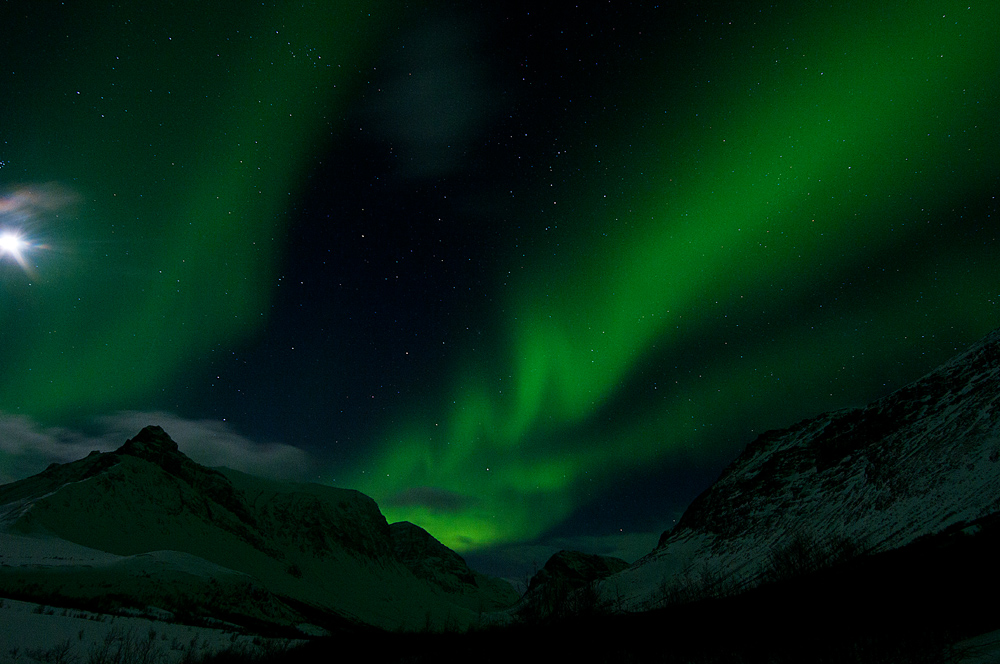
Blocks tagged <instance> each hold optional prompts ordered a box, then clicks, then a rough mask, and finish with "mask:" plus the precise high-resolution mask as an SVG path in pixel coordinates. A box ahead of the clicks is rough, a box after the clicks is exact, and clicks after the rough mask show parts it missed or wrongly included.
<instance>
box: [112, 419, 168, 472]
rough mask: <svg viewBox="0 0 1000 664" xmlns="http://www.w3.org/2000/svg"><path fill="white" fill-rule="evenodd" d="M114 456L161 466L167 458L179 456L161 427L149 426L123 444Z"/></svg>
mask: <svg viewBox="0 0 1000 664" xmlns="http://www.w3.org/2000/svg"><path fill="white" fill-rule="evenodd" d="M115 454H122V455H128V456H134V457H137V458H139V459H145V460H146V461H152V462H153V463H156V464H159V465H163V461H164V460H165V459H167V458H169V457H173V456H176V455H179V454H180V451H179V450H178V449H177V443H175V442H174V441H173V439H172V438H170V436H169V435H168V434H167V432H166V431H164V430H163V428H162V427H158V426H156V425H150V426H147V427H144V428H143V429H142V431H140V432H139V433H138V434H137V435H136V436H135V438H129V439H128V440H126V441H125V444H124V445H122V446H121V447H119V448H118V449H117V450H115Z"/></svg>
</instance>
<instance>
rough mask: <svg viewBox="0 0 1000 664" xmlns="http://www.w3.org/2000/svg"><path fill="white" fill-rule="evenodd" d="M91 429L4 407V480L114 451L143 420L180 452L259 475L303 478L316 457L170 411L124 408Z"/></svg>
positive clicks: (0, 460)
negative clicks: (45, 421) (8, 411)
mask: <svg viewBox="0 0 1000 664" xmlns="http://www.w3.org/2000/svg"><path fill="white" fill-rule="evenodd" d="M93 424H94V425H96V426H94V427H92V429H91V431H92V432H91V433H86V432H84V431H80V430H74V429H69V428H65V427H47V426H43V425H41V424H39V423H38V422H35V421H34V420H32V419H31V418H30V417H27V416H24V415H10V414H5V413H2V412H0V484H6V483H8V482H13V481H16V480H20V479H24V478H25V477H28V476H30V475H34V474H36V473H39V472H41V471H43V470H45V468H46V467H47V466H48V465H49V464H51V463H67V462H70V461H76V460H77V459H81V458H83V457H85V456H87V454H89V453H90V452H91V451H93V450H98V451H101V452H110V451H112V450H115V449H118V448H119V447H121V446H122V444H124V443H125V441H126V440H128V439H129V438H132V437H133V436H135V435H136V434H137V433H138V432H139V431H140V430H141V429H142V428H143V427H144V426H147V425H150V424H157V425H159V426H161V427H163V430H164V431H166V432H167V434H168V435H169V436H170V437H171V438H172V439H173V440H174V441H175V442H176V443H177V447H178V448H179V449H180V451H181V452H183V453H184V454H186V455H188V456H189V457H191V458H192V459H193V460H194V461H196V462H198V463H200V464H202V465H205V466H227V467H229V468H232V469H234V470H239V471H242V472H245V473H249V474H252V475H257V476H260V477H268V478H272V479H297V480H303V479H306V477H307V476H308V475H309V474H311V473H310V471H312V470H313V469H314V466H315V464H314V461H313V460H312V459H311V458H310V457H309V455H308V454H306V453H305V452H303V451H302V450H300V449H298V448H296V447H292V446H291V445H284V444H281V443H259V442H256V441H253V440H250V439H249V438H246V437H244V436H241V435H240V434H238V433H236V432H234V431H233V430H232V429H231V428H230V427H229V425H228V424H226V423H225V422H221V421H218V420H189V419H185V418H183V417H180V416H178V415H174V414H173V413H167V412H141V411H122V412H118V413H114V414H111V415H104V416H101V417H97V418H95V419H94V421H93Z"/></svg>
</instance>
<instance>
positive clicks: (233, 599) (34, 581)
mask: <svg viewBox="0 0 1000 664" xmlns="http://www.w3.org/2000/svg"><path fill="white" fill-rule="evenodd" d="M414 529H416V530H420V529H417V527H416V526H412V524H404V525H400V524H393V526H390V525H389V524H388V523H387V522H386V520H385V517H384V516H382V514H381V512H380V511H379V509H378V506H377V505H376V504H375V502H374V501H373V500H372V499H371V498H369V497H367V496H365V495H363V494H361V493H359V492H357V491H352V490H346V489H337V488H332V487H326V486H321V485H316V484H299V483H289V482H272V481H268V480H262V479H260V478H256V477H252V476H249V475H245V474H243V473H239V472H236V471H232V470H228V469H211V468H206V467H204V466H200V465H199V464H197V463H195V462H194V461H192V460H191V459H189V458H188V457H187V456H185V455H184V454H183V453H181V452H180V451H179V450H178V448H177V445H176V443H175V442H174V441H173V440H171V439H170V437H169V435H167V434H166V432H164V431H163V430H162V429H161V428H160V427H156V426H150V427H146V428H144V429H143V430H142V431H141V432H139V434H138V435H137V436H136V437H134V438H132V439H130V440H128V441H126V443H125V444H124V445H122V447H120V448H119V449H117V450H115V451H114V452H109V453H104V454H102V453H96V452H95V453H91V454H90V455H89V456H87V457H86V458H84V459H81V460H79V461H76V462H73V463H68V464H62V465H58V464H53V465H52V466H50V467H49V468H48V469H46V470H45V471H43V472H42V473H40V474H38V475H35V476H33V477H29V478H26V479H24V480H21V481H19V482H14V483H11V484H8V485H5V486H2V487H0V535H2V536H3V537H5V538H6V540H5V546H4V547H3V549H2V551H3V552H2V553H0V559H2V560H0V562H2V563H3V566H2V567H0V590H2V591H5V592H6V593H7V594H8V596H14V595H17V596H27V595H30V594H31V592H36V593H37V592H43V591H44V592H49V593H56V594H58V593H62V594H64V595H66V596H68V597H70V598H72V599H74V600H75V601H87V600H91V601H93V600H95V599H100V598H104V599H105V600H106V599H107V598H108V597H110V596H112V595H114V596H115V597H117V599H116V600H115V601H118V602H123V603H126V604H129V603H130V604H132V605H135V606H138V607H140V608H141V607H142V606H156V607H159V608H160V609H165V610H167V611H168V612H172V613H175V614H178V615H180V614H184V615H190V614H203V615H206V616H207V615H212V616H219V615H225V616H228V617H229V618H228V619H229V620H231V621H233V622H237V623H239V622H241V621H242V622H258V623H263V624H273V625H293V624H299V623H305V622H312V623H326V624H333V625H335V624H336V623H338V621H349V622H358V623H365V624H371V625H377V626H380V627H386V628H392V629H397V628H400V627H402V628H404V629H405V628H414V629H416V628H424V627H426V626H428V624H435V623H436V624H439V625H440V626H442V627H443V626H445V625H450V626H456V627H457V626H461V625H466V624H470V623H472V622H473V621H475V620H478V614H479V613H480V612H481V611H484V610H486V611H488V610H492V609H497V608H502V607H504V606H506V605H508V604H510V603H513V602H514V601H516V599H517V593H516V591H514V589H513V588H512V587H511V586H510V585H509V584H506V583H504V582H501V581H499V580H495V579H489V578H488V577H485V576H483V575H478V574H476V573H474V572H472V571H471V570H470V569H469V568H468V567H467V566H466V565H465V562H464V560H462V558H461V557H460V556H458V554H456V553H454V552H452V551H450V550H449V549H447V548H446V547H444V545H442V544H440V543H439V542H437V541H436V540H433V538H431V536H430V535H428V534H427V533H426V532H424V531H422V530H420V533H423V535H422V536H421V535H420V534H419V533H416V532H415V530H414ZM67 544H69V545H71V547H75V548H74V549H73V553H72V554H71V555H68V556H48V557H47V558H46V560H47V561H49V562H46V563H45V564H41V563H39V562H38V561H37V559H33V558H31V557H30V556H28V557H25V556H22V557H20V558H17V559H16V560H15V557H16V555H15V553H16V552H17V551H25V550H29V549H31V550H36V549H37V550H40V551H45V550H46V547H48V548H49V549H53V548H59V547H63V548H65V545H67ZM87 551H90V552H103V554H104V557H101V556H97V555H96V554H90V553H86V552H87ZM74 556H76V557H77V558H75V557H74ZM81 556H82V557H81ZM108 556H110V557H108ZM55 558H59V559H60V560H61V562H59V563H58V564H57V565H56V566H57V567H58V570H57V571H58V574H57V575H55V576H58V577H59V580H58V582H56V581H53V578H54V575H53V574H52V572H53V571H54V570H53V569H52V567H53V565H52V564H51V562H50V561H51V560H53V559H55ZM78 559H79V560H83V559H86V560H88V561H90V562H86V563H84V562H79V564H78V563H77V562H75V561H77V560H78ZM93 560H100V561H101V562H100V564H96V565H95V564H93ZM56 587H58V589H59V590H58V592H57V591H56V590H55V588H56ZM39 589H41V590H39ZM102 601H103V600H102Z"/></svg>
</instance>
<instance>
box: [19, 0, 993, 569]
mask: <svg viewBox="0 0 1000 664" xmlns="http://www.w3.org/2000/svg"><path fill="white" fill-rule="evenodd" d="M638 4H639V6H638V7H630V8H628V9H625V8H618V9H615V8H613V7H605V8H590V9H580V10H577V11H576V12H559V11H556V10H554V9H547V8H544V7H540V8H539V10H538V11H534V10H532V11H527V10H524V11H522V10H520V9H519V11H518V12H512V11H507V10H505V9H503V8H497V7H490V6H489V5H484V6H482V7H479V8H471V7H466V8H464V9H461V10H460V9H457V8H456V7H454V6H453V5H451V4H448V3H432V2H428V3H406V6H405V9H400V5H391V6H390V5H388V4H379V3H374V2H372V3H366V2H306V3H302V2H296V3H285V2H268V3H262V4H260V5H259V6H254V7H253V8H252V9H250V8H247V9H246V10H245V11H244V10H243V9H241V11H240V12H239V14H231V13H229V12H227V11H226V10H225V8H223V7H221V3H209V4H208V6H207V7H206V6H205V5H204V4H197V5H196V4H194V3H191V2H180V3H174V4H173V5H172V6H170V7H169V8H166V7H160V8H155V9H149V8H146V7H144V6H142V5H141V4H139V3H130V2H125V3H117V4H115V5H114V6H112V7H105V6H104V5H99V4H98V3H78V4H77V5H76V6H75V7H72V8H68V7H63V6H62V5H57V4H55V3H14V7H12V8H10V9H7V10H5V11H7V12H8V13H9V14H10V17H9V18H8V20H7V21H5V23H6V24H7V25H9V26H12V27H10V28H9V30H10V32H11V34H12V35H14V36H13V37H12V38H11V39H10V40H9V43H8V44H6V45H5V47H4V65H5V66H4V69H3V72H2V75H3V77H4V95H5V97H6V99H5V103H4V105H3V107H2V113H3V115H2V118H3V123H2V129H0V131H2V132H3V141H4V143H3V145H2V146H0V148H2V152H0V162H2V163H3V166H2V168H0V186H2V187H3V190H2V192H0V193H2V195H3V196H4V197H5V198H4V199H3V200H5V201H8V204H7V205H6V207H5V206H4V205H3V204H0V215H2V217H0V222H2V224H3V226H4V228H3V229H0V232H3V231H5V230H6V231H9V232H16V233H20V234H21V237H23V239H24V241H25V242H28V243H30V245H31V246H30V247H29V248H30V250H29V251H26V252H25V253H24V257H25V259H26V262H27V265H25V266H22V265H18V264H17V262H16V261H11V260H10V258H11V256H10V255H9V254H11V251H7V252H6V253H7V254H8V255H4V256H0V279H2V281H0V297H2V301H0V306H2V308H0V317H2V318H0V324H2V331H0V335H2V336H0V342H2V350H0V353H2V355H0V358H2V359H0V362H2V367H3V370H2V371H3V373H2V375H0V412H2V413H3V414H4V415H5V416H6V417H7V418H8V419H10V418H20V419H17V420H16V421H17V422H21V423H25V422H26V423H28V424H24V426H23V427H22V428H25V427H27V428H30V429H31V430H32V432H33V434H32V435H36V436H49V437H55V438H56V439H59V440H64V441H71V440H76V439H78V438H81V437H87V436H94V437H98V436H100V435H101V426H100V425H99V424H96V423H97V422H101V421H107V418H109V417H110V418H113V417H115V414H116V413H137V412H138V413H141V412H150V413H152V412H158V413H169V414H170V416H171V417H175V418H181V419H187V420H191V421H198V422H205V423H214V424H212V426H216V427H217V428H218V427H222V428H224V429H226V430H231V431H233V432H236V433H238V434H239V435H240V436H243V437H246V438H247V439H250V440H254V441H257V442H259V443H275V444H283V445H286V446H292V447H295V448H299V449H300V450H302V451H303V452H304V453H306V454H307V455H308V456H309V458H310V459H311V463H312V465H311V470H310V472H309V474H308V479H312V480H314V481H321V482H327V483H331V484H336V485H337V486H342V487H349V488H357V489H359V490H361V491H363V492H365V493H368V494H369V495H371V496H372V497H374V498H375V499H376V501H377V502H378V503H379V505H380V506H381V508H382V510H383V512H384V513H385V514H386V516H387V518H388V519H389V520H390V521H397V520H404V519H405V520H410V521H413V522H415V523H417V524H419V525H421V526H423V527H424V528H426V529H428V530H429V531H430V532H431V533H432V534H434V535H435V536H436V537H438V538H439V539H441V540H442V541H443V542H444V543H445V544H447V545H449V546H451V547H453V548H456V549H458V550H460V551H463V552H466V553H469V554H471V555H476V552H480V553H482V552H483V551H484V550H490V549H491V548H496V547H502V546H516V545H518V544H523V543H530V542H533V541H545V540H546V538H557V537H561V538H564V539H565V538H572V537H585V536H587V537H594V538H599V537H602V536H608V537H609V540H608V541H611V540H613V538H614V536H618V537H624V536H625V535H626V534H627V533H629V532H651V533H656V532H658V531H659V530H662V529H663V528H666V527H668V526H669V525H670V523H671V521H672V519H673V518H675V517H676V516H677V514H678V513H679V511H680V510H682V509H683V508H684V506H685V505H686V502H688V501H690V500H691V499H692V498H693V497H694V495H695V494H696V493H697V492H698V491H700V490H702V489H704V488H705V487H707V485H708V484H709V483H710V482H711V480H712V479H713V478H714V477H715V476H716V475H717V474H718V472H719V471H720V470H721V468H722V467H723V466H724V465H725V463H727V462H728V461H729V460H730V459H732V458H733V457H734V456H735V454H736V453H738V451H739V450H740V449H742V447H743V446H745V445H746V444H747V443H749V442H750V441H751V440H752V439H753V437H754V436H755V435H756V433H759V432H761V431H763V430H765V429H769V428H776V427H782V426H787V425H789V424H791V423H793V422H794V421H796V420H798V419H802V418H804V417H807V416H810V415H814V414H816V413H818V412H821V411H823V410H829V409H834V408H842V407H847V406H856V405H861V404H863V403H865V402H867V401H869V400H870V399H873V398H876V397H878V396H880V395H882V394H885V393H886V392H888V391H890V390H892V389H895V388H897V387H900V386H901V385H902V384H904V383H905V382H908V381H909V380H912V379H915V378H917V377H919V376H920V375H921V374H922V373H924V372H926V371H928V370H930V369H931V368H933V367H934V366H936V365H937V364H938V363H940V362H941V361H943V360H945V359H947V357H949V356H950V355H951V354H953V353H954V352H955V351H956V350H958V349H960V348H961V347H962V346H964V345H965V344H967V343H970V342H972V341H975V340H976V339H978V338H979V337H981V336H982V335H984V334H985V333H986V332H988V331H989V330H991V329H993V328H995V327H996V326H997V325H998V323H1000V318H998V310H997V300H998V298H1000V278H998V276H997V269H996V265H997V260H996V258H997V250H998V246H997V240H996V237H995V230H994V224H995V220H996V211H997V201H996V192H997V190H998V185H1000V177H998V174H1000V170H998V160H997V156H996V155H997V147H998V145H1000V140H998V139H1000V135H998V130H997V126H996V125H997V123H996V120H995V118H996V117H1000V108H998V101H1000V97H998V90H997V77H996V67H995V66H994V65H991V64H990V63H994V62H996V61H997V60H998V56H1000V53H998V51H1000V46H998V45H997V43H996V38H995V35H996V34H997V30H998V28H1000V7H997V6H995V5H994V4H991V3H972V4H969V3H966V4H962V3H957V2H932V1H920V2H915V3H905V4H904V3H894V4H897V5H898V7H890V8H886V7H883V6H877V7H872V6H869V4H865V3H860V2H847V3H837V5H836V6H835V7H833V8H831V7H827V6H822V5H819V4H815V3H801V2H800V3H771V4H767V5H763V4H760V3H683V4H681V3H675V4H666V3H663V4H657V3H638ZM32 192H34V193H33V194H32ZM17 196H20V197H21V198H20V199H16V198H15V197H17ZM14 200H19V201H21V202H20V203H17V204H16V205H15V204H14V203H13V202H11V201H14ZM15 211H16V212H17V214H14V212H15ZM8 226H10V228H7V227H8ZM101 418H104V419H103V420H102V419H101ZM223 422H224V423H225V424H223ZM150 423H153V422H150ZM164 427H165V428H167V430H168V432H169V433H171V435H173V436H174V437H175V439H177V440H178V442H179V443H180V444H181V448H182V449H184V448H185V441H184V440H183V439H182V438H181V437H178V436H177V435H175V433H174V432H173V431H171V430H170V428H169V426H167V425H166V424H164ZM120 442H121V441H117V443H118V444H120ZM189 443H190V444H191V445H193V446H197V441H189ZM0 449H2V452H0V455H2V456H0V467H2V465H3V464H5V463H6V464H8V466H11V465H13V464H14V463H15V457H17V456H18V455H19V454H20V455H21V456H24V454H26V453H25V452H19V451H17V449H16V446H12V445H8V446H7V447H4V448H0ZM39 463H41V461H39ZM18 467H21V466H20V465H19V466H18ZM42 467H44V465H42V466H41V467H40V468H38V470H40V469H41V468H42ZM36 472H37V471H36ZM654 541H655V539H654ZM648 545H649V546H651V545H652V542H649V543H648ZM609 546H610V545H609ZM599 552H604V551H599ZM615 552H617V551H615Z"/></svg>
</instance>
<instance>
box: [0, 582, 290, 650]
mask: <svg viewBox="0 0 1000 664" xmlns="http://www.w3.org/2000/svg"><path fill="white" fill-rule="evenodd" d="M0 624H2V625H3V629H0V660H3V661H25V662H30V661H33V660H34V661H46V660H45V658H44V657H43V656H42V653H43V652H51V651H52V650H54V649H60V648H67V649H68V651H69V654H70V657H73V656H76V657H78V658H79V660H80V661H86V660H87V659H88V657H89V655H90V654H92V653H94V652H96V651H98V650H100V649H101V648H105V647H110V648H112V649H116V648H120V647H123V646H124V647H127V648H129V649H132V650H133V652H139V651H140V649H146V648H148V649H150V650H155V651H157V652H159V653H161V654H162V655H163V656H164V659H163V660H162V661H164V662H165V663H167V664H172V663H174V662H180V661H182V660H183V658H184V656H185V653H186V652H192V653H197V654H208V653H215V652H220V651H223V650H226V649H236V650H240V651H249V652H253V651H264V650H275V649H284V648H288V647H291V646H293V645H295V644H296V643H301V642H302V641H291V640H288V639H265V638H262V637H259V636H251V635H247V634H239V633H236V632H233V631H226V630H223V629H213V628H209V627H195V626H191V625H179V624H176V623H168V622H164V621H162V620H153V619H149V618H143V617H126V616H115V615H108V614H100V613H94V612H91V611H81V610H77V609H64V608H59V607H50V606H46V605H43V604H36V603H29V602H21V601H17V600H12V599H2V598H0ZM32 655H34V656H32ZM64 661H70V659H67V660H64ZM129 661H133V660H129ZM135 661H138V660H135ZM151 661H152V660H151Z"/></svg>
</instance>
